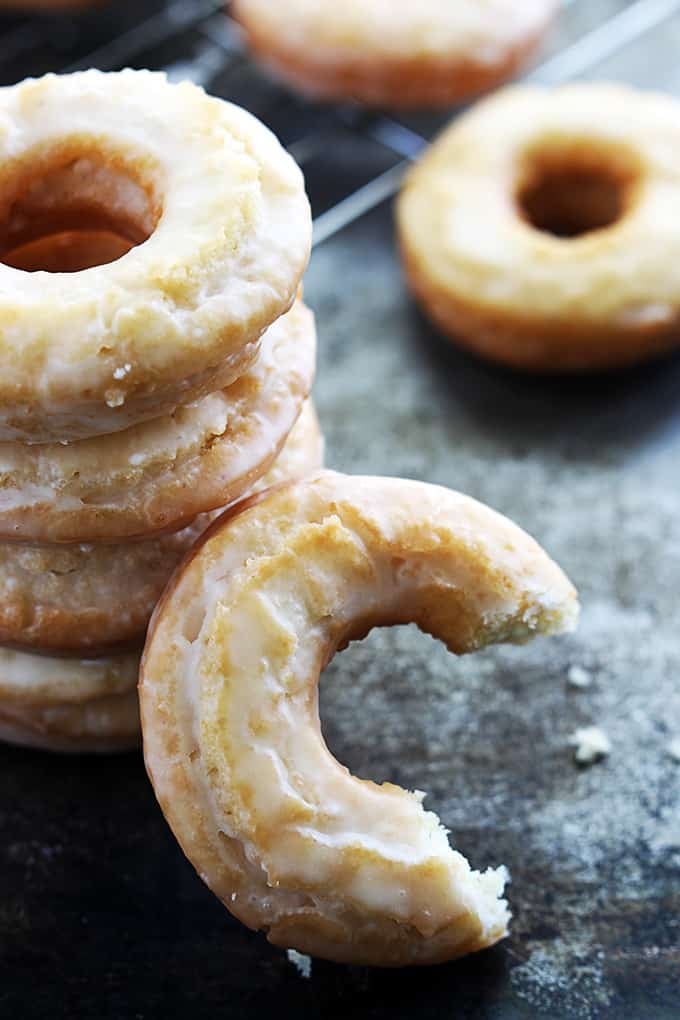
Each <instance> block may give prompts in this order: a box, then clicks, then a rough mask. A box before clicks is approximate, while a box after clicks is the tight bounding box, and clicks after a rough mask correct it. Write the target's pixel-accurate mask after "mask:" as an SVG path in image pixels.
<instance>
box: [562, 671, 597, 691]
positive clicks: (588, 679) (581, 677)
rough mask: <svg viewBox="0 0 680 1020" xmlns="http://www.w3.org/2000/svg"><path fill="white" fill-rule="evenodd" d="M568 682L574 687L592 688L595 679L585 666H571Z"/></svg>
mask: <svg viewBox="0 0 680 1020" xmlns="http://www.w3.org/2000/svg"><path fill="white" fill-rule="evenodd" d="M567 680H568V681H569V683H570V685H571V686H572V687H581V688H582V687H590V685H591V683H592V682H593V678H592V676H591V674H590V673H589V672H588V670H587V669H584V668H583V666H570V667H569V672H568V673H567Z"/></svg>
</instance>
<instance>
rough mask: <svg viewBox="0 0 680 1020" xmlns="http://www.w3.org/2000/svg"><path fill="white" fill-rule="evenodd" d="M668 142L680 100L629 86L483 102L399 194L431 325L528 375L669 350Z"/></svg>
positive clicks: (673, 289) (672, 299)
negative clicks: (647, 92) (633, 125)
mask: <svg viewBox="0 0 680 1020" xmlns="http://www.w3.org/2000/svg"><path fill="white" fill-rule="evenodd" d="M631 123H634V124H635V125H636V126H637V127H636V131H635V133H631V130H630V125H631ZM669 139H675V140H676V141H677V143H678V144H680V104H678V103H677V102H676V101H674V100H672V99H670V98H668V97H663V96H659V95H655V94H652V93H650V94H645V93H641V92H637V91H635V90H633V89H630V88H626V87H622V86H614V85H601V84H579V85H569V86H565V87H563V88H560V89H556V90H552V91H550V90H545V89H538V88H529V87H514V88H509V89H506V90H504V91H503V92H501V93H498V94H497V95H496V96H494V97H493V98H491V99H490V100H486V101H485V102H483V103H481V104H479V105H478V106H477V107H476V108H474V109H473V110H472V111H471V112H470V113H469V114H467V115H466V116H464V117H463V118H461V119H460V120H458V121H457V122H455V123H454V124H453V125H452V126H451V127H450V128H449V129H447V130H446V131H445V132H444V133H443V134H442V135H441V137H440V138H439V139H438V140H437V141H436V142H435V143H434V145H433V146H432V147H431V148H430V149H429V150H428V151H427V152H426V154H425V155H424V157H423V158H422V160H421V161H420V162H419V163H418V164H417V165H416V167H415V168H414V169H413V171H412V172H411V174H410V175H409V177H408V178H407V180H406V182H405V185H404V188H403V190H402V193H401V195H400V197H399V202H398V208H397V221H398V232H399V240H400V247H401V251H402V257H403V263H404V268H405V272H406V276H407V279H408V281H409V284H410V286H411V288H412V290H413V292H414V294H415V295H416V297H417V298H418V300H419V301H420V302H421V304H422V306H423V309H424V311H425V312H426V314H427V315H428V316H429V317H430V319H431V320H432V321H433V322H434V323H435V325H436V326H437V327H438V328H439V329H441V330H442V331H443V332H444V333H445V334H446V335H448V336H449V337H450V338H451V339H452V340H453V341H454V342H455V343H457V344H460V345H461V346H463V347H466V348H469V349H470V350H473V351H475V352H476V353H478V354H480V355H482V356H484V357H486V358H489V359H491V360H494V361H498V362H502V363H505V364H508V365H511V366H513V367H516V368H521V369H525V370H529V371H537V372H574V371H589V370H601V369H608V368H618V367H622V366H626V365H631V364H634V363H636V362H639V361H642V360H644V359H646V358H650V357H653V356H655V355H658V354H661V353H663V352H664V351H668V350H670V349H672V348H674V347H676V346H677V345H678V343H680V275H679V274H678V272H677V268H676V267H677V265H678V262H677V259H676V257H675V254H674V252H675V248H676V247H677V241H676V239H675V237H674V236H673V230H672V229H671V230H669V229H668V227H667V225H664V222H663V220H664V217H663V209H664V205H665V202H667V200H668V195H669V194H672V193H674V192H675V191H678V192H679V193H680V174H678V172H677V169H676V168H675V167H674V166H673V165H671V162H670V161H669V159H668V156H667V153H668V152H670V151H671V149H672V148H673V145H670V148H669V144H668V140H669ZM541 180H543V182H544V183H543V184H542V185H541V186H540V187H539V186H538V185H540V182H541ZM536 182H538V184H537V183H536ZM551 189H552V190H551ZM572 192H573V194H572ZM537 196H540V197H539V198H537ZM552 221H554V226H551V222H552Z"/></svg>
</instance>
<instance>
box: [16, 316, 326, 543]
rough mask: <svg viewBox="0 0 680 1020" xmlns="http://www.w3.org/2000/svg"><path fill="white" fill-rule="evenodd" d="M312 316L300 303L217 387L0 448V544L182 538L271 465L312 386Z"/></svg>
mask: <svg viewBox="0 0 680 1020" xmlns="http://www.w3.org/2000/svg"><path fill="white" fill-rule="evenodd" d="M315 351H316V332H315V327H314V317H313V315H312V313H311V311H309V309H307V308H306V307H305V306H304V305H303V304H302V302H301V301H298V302H296V304H295V305H294V306H293V308H292V309H291V310H290V312H288V313H287V314H286V315H284V316H282V317H281V318H280V319H278V320H277V322H275V323H274V324H273V325H272V326H271V327H270V328H269V330H268V331H267V333H266V334H265V336H264V337H263V339H262V348H261V351H260V356H259V358H258V360H257V362H256V363H255V364H254V365H253V366H252V368H251V369H249V371H248V372H247V373H245V374H244V375H243V376H241V378H240V379H238V380H237V381H236V382H235V383H233V384H232V385H231V386H230V387H228V388H227V389H226V390H224V391H221V392H218V393H213V394H210V395H209V396H208V397H205V398H203V400H201V401H199V402H198V403H196V404H194V405H192V406H190V407H184V408H179V409H178V410H177V411H176V412H174V414H172V415H169V416H166V417H164V418H159V419H157V420H155V421H150V422H144V423H143V424H141V425H136V426H133V427H132V428H130V429H127V430H126V431H125V432H117V433H114V434H113V435H110V436H96V437H94V438H92V439H84V440H80V441H79V442H77V443H72V444H70V445H62V444H59V443H53V444H41V445H38V446H28V447H25V446H20V445H19V444H16V443H0V540H3V541H6V542H9V541H21V542H31V543H40V542H44V543H51V544H54V543H82V542H116V541H124V540H129V539H137V538H145V537H149V536H151V535H153V534H155V533H160V532H163V531H168V530H170V531H171V530H179V529H180V528H182V527H183V526H184V525H186V524H187V523H188V522H190V521H191V520H192V519H193V518H194V517H196V516H197V515H198V514H200V513H203V512H205V511H209V510H214V509H216V508H218V507H221V506H224V505H225V504H227V503H231V502H232V501H233V500H235V499H238V498H239V497H240V496H241V495H242V494H243V493H244V492H247V491H248V489H250V488H251V487H252V486H253V485H254V483H255V482H256V481H257V479H258V478H260V477H261V476H262V475H263V474H264V473H265V472H266V471H267V470H268V469H269V468H270V467H271V465H272V464H273V463H274V461H275V459H276V457H277V456H278V454H279V451H280V450H281V448H282V446H283V444H284V443H285V441H286V437H287V436H288V434H289V432H290V430H291V429H292V427H293V425H294V424H295V421H296V419H297V417H298V415H299V413H300V409H301V407H302V405H303V403H304V401H305V400H306V398H307V395H308V393H309V391H310V388H311V386H312V382H313V378H314V368H315Z"/></svg>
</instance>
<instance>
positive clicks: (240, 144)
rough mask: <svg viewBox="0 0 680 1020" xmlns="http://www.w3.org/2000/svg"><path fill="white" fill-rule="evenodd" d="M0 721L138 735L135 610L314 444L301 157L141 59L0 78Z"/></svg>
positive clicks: (25, 731) (76, 746)
mask: <svg viewBox="0 0 680 1020" xmlns="http://www.w3.org/2000/svg"><path fill="white" fill-rule="evenodd" d="M0 149H1V150H2V188H1V189H0V194H1V195H2V198H1V199H0V245H1V246H2V251H1V252H0V259H1V264H0V324H1V327H2V328H1V340H0V735H1V736H2V737H3V738H5V739H7V740H11V741H14V742H19V743H25V744H31V745H35V746H40V747H46V748H52V749H57V750H76V751H77V750H110V749H116V748H124V747H128V746H130V745H133V744H136V743H138V741H139V736H140V731H139V713H138V699H137V692H136V683H137V673H138V663H139V651H140V649H141V646H142V643H143V640H144V635H145V631H146V627H147V624H148V621H149V618H150V615H151V612H152V610H153V607H154V605H155V603H156V601H157V600H158V597H159V595H160V593H161V591H162V590H163V587H164V586H165V583H166V582H167V580H168V578H169V576H170V574H171V573H172V571H173V569H174V568H175V566H176V565H177V563H178V562H179V560H181V558H182V557H183V555H184V553H185V552H186V551H187V550H188V548H189V547H190V546H191V545H192V543H193V542H194V541H195V539H196V537H197V536H198V535H199V534H200V532H201V531H203V530H204V529H205V528H206V527H207V526H208V525H209V524H210V522H211V521H212V519H213V518H214V517H215V516H217V514H218V513H219V511H220V510H221V509H222V508H224V507H225V506H226V505H228V504H230V503H232V502H233V501H235V500H237V499H239V498H240V497H241V496H243V495H244V494H246V493H247V492H251V491H253V490H254V489H257V488H262V487H265V486H268V485H271V484H273V483H278V482H281V481H283V480H286V479H288V478H291V477H295V476H298V475H301V474H304V473H306V472H307V471H308V470H312V469H315V468H317V467H319V466H320V463H321V459H322V442H321V437H320V433H319V429H318V425H317V422H316V418H315V414H314V409H313V407H312V406H311V404H310V403H309V400H308V395H309V392H310V388H311V385H312V381H313V376H314V368H315V327H314V319H313V316H312V314H311V312H310V311H309V310H308V309H307V308H306V307H305V306H304V304H303V303H302V300H301V298H300V296H299V290H300V280H301V277H302V274H303V272H304V269H305V266H306V263H307V259H308V257H309V249H310V236H311V223H310V212H309V207H308V203H307V199H306V196H305V192H304V184H303V180H302V175H301V174H300V171H299V170H298V168H297V167H296V165H295V164H294V163H293V161H292V160H291V159H290V157H289V156H288V155H287V154H286V153H285V152H284V150H283V149H282V148H281V147H280V145H279V144H278V142H277V141H276V140H275V138H274V137H273V136H272V135H271V134H270V133H269V131H267V129H266V128H264V127H263V126H262V125H261V124H260V123H259V122H258V121H257V120H255V118H253V117H251V116H250V115H249V114H247V113H245V112H244V111H242V110H240V109H238V108H236V107H234V106H232V105H231V104H228V103H225V102H223V101H220V100H217V99H213V98H209V97H208V96H206V94H205V93H204V92H203V91H202V90H201V89H199V88H197V87H195V86H193V85H191V84H187V83H185V84H181V85H171V84H169V83H168V82H167V80H166V79H165V77H164V76H163V75H160V74H153V73H149V72H145V71H139V72H137V71H124V72H121V73H115V74H103V73H100V72H97V71H87V72H84V73H78V74H73V75H67V76H63V77H55V76H52V75H49V76H47V77H45V78H42V79H37V80H28V81H25V82H23V83H22V84H20V85H17V86H15V87H13V88H9V89H4V90H3V91H2V96H1V98H0Z"/></svg>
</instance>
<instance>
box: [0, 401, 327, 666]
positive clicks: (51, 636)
mask: <svg viewBox="0 0 680 1020" xmlns="http://www.w3.org/2000/svg"><path fill="white" fill-rule="evenodd" d="M322 462H323V440H322V437H321V433H320V430H319V425H318V421H317V418H316V414H315V411H314V408H313V406H312V404H311V402H309V401H308V402H307V403H306V404H305V405H304V407H303V409H302V413H301V415H300V417H299V418H298V420H297V422H296V424H295V426H294V427H293V429H292V431H291V433H290V435H289V436H288V439H287V441H286V444H285V446H284V447H283V449H282V451H281V453H280V454H279V456H278V458H277V459H276V461H275V463H274V465H273V466H272V468H271V469H270V470H269V471H268V472H267V474H266V475H264V476H263V477H262V478H260V479H259V480H258V481H257V482H256V484H255V487H254V488H255V491H259V490H261V489H264V488H267V487H268V486H270V485H275V484H278V483H280V482H282V481H284V480H289V479H292V478H297V477H300V476H302V475H305V474H308V473H310V472H313V471H316V470H318V469H319V468H320V467H321V465H322ZM219 512H220V511H219V510H218V511H215V512H213V513H207V514H202V515H201V516H200V517H198V518H196V520H194V521H193V522H192V523H191V524H190V525H188V526H187V527H186V528H184V529H182V530H181V531H177V532H173V533H171V534H168V535H162V536H160V537H158V538H155V539H151V540H147V541H146V542H133V543H121V544H116V545H103V544H102V545H94V546H93V545H90V546H83V545H74V546H64V547H62V548H55V547H53V546H30V545H19V544H18V543H12V544H5V545H2V544H0V645H7V646H10V647H15V648H24V649H27V650H33V651H37V650H40V651H42V652H49V653H51V654H69V655H74V654H75V655H78V656H83V655H87V654H94V655H97V656H100V655H103V654H105V653H110V652H112V651H115V652H116V653H120V652H121V651H122V650H123V648H122V646H126V645H129V646H132V647H141V644H142V642H143V640H144V634H145V632H146V627H147V624H148V622H149V619H150V617H151V613H152V612H153V608H154V606H155V605H156V603H157V602H158V599H159V598H160V595H161V593H162V591H163V588H164V587H165V584H166V583H167V581H168V578H169V577H170V575H171V574H172V572H173V570H174V569H175V567H176V566H177V564H178V563H179V562H180V561H181V559H182V557H183V556H184V555H185V554H186V552H187V551H188V549H189V548H190V547H191V545H192V544H193V542H194V541H195V540H196V538H197V537H198V536H199V535H200V534H201V533H202V532H203V531H204V530H205V529H206V527H207V526H208V524H209V523H210V522H211V521H212V520H213V519H214V518H215V516H216V514H218V513H219Z"/></svg>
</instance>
